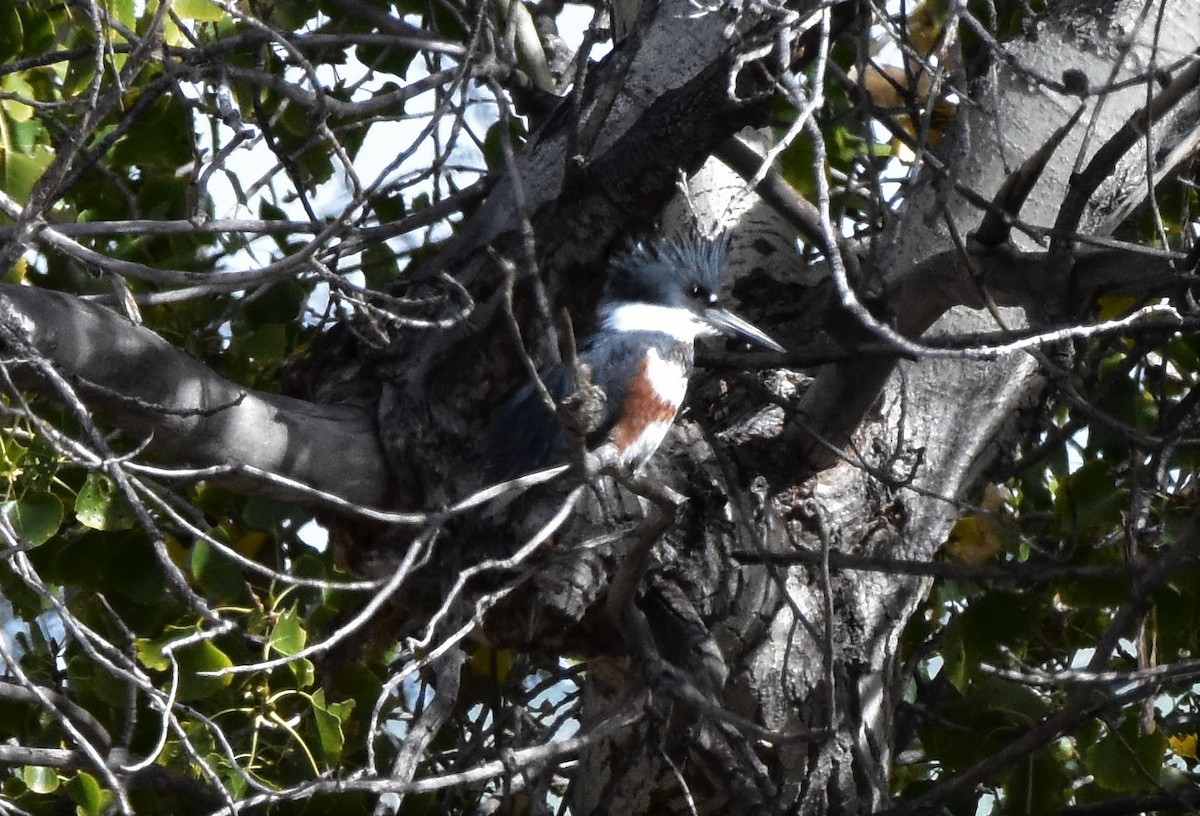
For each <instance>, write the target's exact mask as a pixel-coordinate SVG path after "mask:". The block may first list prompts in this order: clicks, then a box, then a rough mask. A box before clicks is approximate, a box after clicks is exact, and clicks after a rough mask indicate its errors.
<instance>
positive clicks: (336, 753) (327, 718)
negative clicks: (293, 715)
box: [312, 689, 354, 767]
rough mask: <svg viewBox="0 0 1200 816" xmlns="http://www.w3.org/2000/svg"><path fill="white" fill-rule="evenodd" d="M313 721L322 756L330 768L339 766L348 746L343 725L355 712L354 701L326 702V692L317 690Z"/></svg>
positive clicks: (314, 695) (313, 705) (313, 701)
mask: <svg viewBox="0 0 1200 816" xmlns="http://www.w3.org/2000/svg"><path fill="white" fill-rule="evenodd" d="M312 708H313V721H314V722H315V723H316V726H317V737H318V739H319V741H320V744H321V754H322V756H323V758H324V759H325V762H326V764H327V765H329V766H330V767H333V766H335V765H337V764H338V763H339V762H340V761H341V758H342V748H343V746H345V744H346V735H345V732H344V731H343V730H342V724H343V723H345V722H346V720H347V719H348V718H349V716H350V712H351V711H353V710H354V701H353V700H344V701H342V702H340V703H329V704H326V702H325V690H324V689H317V690H316V691H315V692H314V693H313V696H312Z"/></svg>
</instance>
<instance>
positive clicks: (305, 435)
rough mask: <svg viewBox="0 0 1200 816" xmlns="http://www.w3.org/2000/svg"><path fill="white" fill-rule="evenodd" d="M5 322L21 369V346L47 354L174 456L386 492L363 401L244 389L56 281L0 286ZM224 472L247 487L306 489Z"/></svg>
mask: <svg viewBox="0 0 1200 816" xmlns="http://www.w3.org/2000/svg"><path fill="white" fill-rule="evenodd" d="M0 330H2V332H3V334H2V335H0V350H2V351H3V352H4V353H5V354H6V356H7V357H8V358H9V359H8V360H7V361H6V364H7V365H9V366H14V365H15V366H17V367H18V370H19V367H20V363H21V358H22V357H25V358H26V359H27V358H28V357H29V356H30V355H32V354H38V355H42V356H44V357H45V358H46V359H48V360H49V361H50V362H51V363H52V364H53V365H55V366H56V367H57V368H58V369H59V370H61V371H62V372H63V374H64V375H65V376H66V377H67V378H68V379H70V380H71V381H72V382H74V383H76V384H77V387H78V389H79V391H80V392H81V394H82V395H83V396H85V397H86V398H87V400H88V402H90V403H91V404H94V405H95V406H96V407H97V408H99V409H100V410H101V412H102V414H103V415H104V416H105V417H106V418H107V419H108V420H109V421H110V422H112V423H113V424H115V425H116V426H117V427H119V428H120V429H121V430H123V431H125V432H126V433H128V434H130V435H132V436H133V437H134V438H135V439H136V438H142V439H149V442H150V446H149V447H150V449H151V450H152V451H154V452H155V453H157V454H159V455H161V456H163V457H166V458H168V459H169V460H170V461H172V462H175V463H184V464H188V465H192V466H195V467H208V466H212V465H227V464H237V465H245V466H248V467H250V468H255V469H259V470H263V471H268V472H271V473H277V474H280V475H283V476H285V477H287V478H289V479H292V480H294V481H297V482H301V483H303V484H306V485H310V486H312V487H315V488H317V489H319V490H323V491H326V492H328V493H332V494H334V495H335V496H339V497H341V498H344V499H346V500H347V501H352V502H355V503H361V504H370V505H379V504H382V503H384V501H385V497H386V495H387V485H388V474H387V468H386V465H385V462H384V459H383V455H382V453H381V452H380V447H379V440H378V437H377V436H376V431H375V422H374V418H373V417H372V416H371V415H370V414H369V413H367V412H366V411H364V410H361V409H357V408H352V407H349V406H330V405H320V404H317V403H310V402H304V401H302V400H297V399H292V398H290V397H284V396H280V395H277V394H266V393H262V392H256V391H251V390H248V389H244V388H241V387H240V386H238V385H236V384H235V383H233V382H231V381H229V380H227V379H225V378H224V377H222V376H220V375H218V374H216V373H215V372H213V371H212V370H211V369H209V368H208V367H207V366H205V365H203V364H202V363H200V362H199V361H197V360H196V359H194V358H192V357H191V356H189V355H188V354H186V353H185V352H183V351H181V350H179V349H177V348H175V347H174V346H172V345H171V344H170V343H168V342H167V341H165V340H163V339H162V338H161V337H159V336H158V335H156V334H154V333H153V332H151V331H149V330H148V329H144V328H141V327H139V326H135V325H133V324H132V323H130V322H129V321H127V320H125V319H124V318H122V317H120V316H119V315H117V314H116V313H114V312H111V311H109V310H108V309H105V308H103V307H101V306H97V305H95V304H91V303H87V302H85V301H83V300H80V299H77V298H74V297H71V296H69V295H64V294H61V293H59V292H52V291H48V290H44V289H34V288H31V287H23V286H12V285H7V284H6V285H0ZM23 379H25V380H28V379H29V378H28V377H26V378H23ZM30 385H32V386H33V387H35V388H36V386H37V385H38V383H37V382H36V381H35V382H33V383H30ZM118 395H119V396H118ZM228 478H229V479H230V480H232V481H235V482H237V483H238V484H239V486H240V487H242V488H243V489H246V490H250V491H254V492H265V493H270V494H273V495H280V494H282V495H284V496H286V497H288V498H292V499H299V500H303V499H305V498H306V497H307V494H294V493H292V492H290V491H288V490H287V489H286V488H284V487H281V486H279V485H278V484H275V485H270V484H268V483H265V482H257V481H252V480H249V479H247V478H245V476H242V475H238V474H234V475H231V476H230V477H228Z"/></svg>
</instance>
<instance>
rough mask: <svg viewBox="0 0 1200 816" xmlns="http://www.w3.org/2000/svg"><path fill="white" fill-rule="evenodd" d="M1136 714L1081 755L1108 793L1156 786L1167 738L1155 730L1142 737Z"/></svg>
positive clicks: (1128, 791) (1150, 788)
mask: <svg viewBox="0 0 1200 816" xmlns="http://www.w3.org/2000/svg"><path fill="white" fill-rule="evenodd" d="M1138 720H1139V713H1138V712H1137V711H1131V712H1129V714H1128V716H1126V717H1125V721H1124V722H1122V723H1121V725H1120V727H1119V728H1118V729H1117V730H1116V731H1109V732H1108V733H1107V734H1105V735H1104V736H1103V737H1101V738H1100V740H1099V741H1098V742H1097V743H1096V744H1095V745H1093V746H1092V747H1091V748H1089V749H1088V750H1087V751H1086V753H1085V754H1084V762H1085V764H1086V765H1087V768H1088V770H1089V771H1090V772H1091V774H1092V775H1093V776H1094V777H1095V779H1096V783H1097V784H1099V785H1101V786H1103V787H1105V788H1107V789H1108V790H1113V791H1121V792H1124V793H1133V792H1137V791H1147V790H1152V789H1154V788H1156V787H1157V786H1158V778H1159V773H1160V771H1161V770H1162V765H1163V760H1164V758H1165V754H1166V750H1167V738H1166V735H1165V734H1163V732H1162V729H1160V728H1158V727H1155V729H1154V730H1153V731H1151V732H1150V733H1149V734H1143V733H1141V728H1140V726H1139V723H1138Z"/></svg>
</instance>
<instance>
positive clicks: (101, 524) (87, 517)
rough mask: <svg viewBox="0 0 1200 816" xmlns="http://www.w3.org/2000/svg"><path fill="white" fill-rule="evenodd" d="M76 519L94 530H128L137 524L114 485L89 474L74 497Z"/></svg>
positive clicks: (106, 479)
mask: <svg viewBox="0 0 1200 816" xmlns="http://www.w3.org/2000/svg"><path fill="white" fill-rule="evenodd" d="M75 518H77V519H79V523H80V524H83V525H84V526H85V527H91V528H92V529H93V530H108V531H112V530H128V529H130V528H132V527H133V525H134V523H135V522H136V520H137V517H136V516H134V514H133V510H132V509H131V508H130V506H129V503H128V502H127V501H126V500H125V497H124V496H123V495H121V491H120V490H119V489H118V487H117V484H116V482H114V481H113V480H112V479H110V478H109V477H108V476H105V475H104V474H102V473H89V474H88V476H87V481H85V482H84V484H83V489H82V490H80V491H79V495H78V496H76V497H75Z"/></svg>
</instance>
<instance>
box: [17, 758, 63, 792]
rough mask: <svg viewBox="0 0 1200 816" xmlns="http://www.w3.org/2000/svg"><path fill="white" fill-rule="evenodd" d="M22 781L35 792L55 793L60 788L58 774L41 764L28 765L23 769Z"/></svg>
mask: <svg viewBox="0 0 1200 816" xmlns="http://www.w3.org/2000/svg"><path fill="white" fill-rule="evenodd" d="M21 781H22V782H24V783H25V787H27V788H29V790H31V791H33V792H34V793H41V794H46V793H53V792H54V791H56V790H58V783H59V779H58V774H56V773H55V772H54V771H53V770H52V769H50V768H46V767H43V766H41V765H26V766H25V767H24V768H22V769H21Z"/></svg>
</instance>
